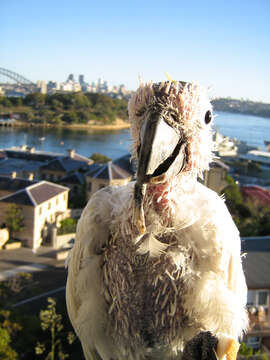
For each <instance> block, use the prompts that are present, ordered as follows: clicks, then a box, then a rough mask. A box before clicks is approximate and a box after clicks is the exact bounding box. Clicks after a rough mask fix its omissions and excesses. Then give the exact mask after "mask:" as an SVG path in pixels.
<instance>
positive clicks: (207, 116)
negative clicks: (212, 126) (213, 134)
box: [204, 110, 213, 125]
mask: <svg viewBox="0 0 270 360" xmlns="http://www.w3.org/2000/svg"><path fill="white" fill-rule="evenodd" d="M212 118H213V115H212V113H211V111H210V110H208V111H206V113H205V117H204V122H205V123H206V125H207V124H209V123H210V122H211V121H212Z"/></svg>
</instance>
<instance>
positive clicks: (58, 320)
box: [35, 298, 75, 360]
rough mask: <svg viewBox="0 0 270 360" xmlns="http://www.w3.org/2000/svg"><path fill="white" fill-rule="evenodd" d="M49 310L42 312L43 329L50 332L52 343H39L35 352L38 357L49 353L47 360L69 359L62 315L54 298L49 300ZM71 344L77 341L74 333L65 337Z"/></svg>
mask: <svg viewBox="0 0 270 360" xmlns="http://www.w3.org/2000/svg"><path fill="white" fill-rule="evenodd" d="M48 303H49V304H48V306H47V309H45V310H41V311H40V316H39V317H40V321H41V329H42V330H43V331H49V333H50V341H49V344H45V343H41V342H37V345H36V347H35V352H36V354H37V355H42V354H44V352H46V351H49V352H48V353H47V356H46V358H45V359H46V360H55V359H56V355H57V356H58V358H59V359H60V360H64V359H66V358H68V357H69V355H68V354H65V353H64V352H63V345H62V340H63V335H65V334H63V330H64V326H63V324H62V315H61V314H58V313H57V312H56V302H55V300H54V299H53V298H48ZM65 338H66V339H67V341H68V343H69V344H72V343H73V341H74V340H75V336H74V334H73V333H72V332H69V333H68V334H67V336H66V337H65Z"/></svg>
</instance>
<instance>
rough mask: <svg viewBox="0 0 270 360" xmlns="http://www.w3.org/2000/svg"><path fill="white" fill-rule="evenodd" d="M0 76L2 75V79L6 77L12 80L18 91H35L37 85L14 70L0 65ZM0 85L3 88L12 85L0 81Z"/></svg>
mask: <svg viewBox="0 0 270 360" xmlns="http://www.w3.org/2000/svg"><path fill="white" fill-rule="evenodd" d="M0 76H2V77H3V78H4V79H5V78H7V79H11V80H13V84H14V85H15V86H16V88H17V89H18V90H19V91H22V92H23V93H24V94H27V93H32V92H36V91H37V86H36V84H35V83H33V82H32V81H31V80H28V79H27V78H25V77H24V76H22V75H20V74H18V73H16V72H14V71H11V70H8V69H4V68H2V67H0ZM14 82H15V83H14ZM2 85H3V87H4V88H5V87H6V88H9V89H10V86H14V85H11V84H9V83H1V82H0V86H2Z"/></svg>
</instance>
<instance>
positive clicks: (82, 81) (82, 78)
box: [79, 75, 84, 85]
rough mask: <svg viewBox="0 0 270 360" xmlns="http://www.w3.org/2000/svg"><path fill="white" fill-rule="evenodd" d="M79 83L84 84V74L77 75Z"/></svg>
mask: <svg viewBox="0 0 270 360" xmlns="http://www.w3.org/2000/svg"><path fill="white" fill-rule="evenodd" d="M79 83H80V84H81V85H83V84H84V75H79Z"/></svg>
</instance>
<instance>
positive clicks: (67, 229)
mask: <svg viewBox="0 0 270 360" xmlns="http://www.w3.org/2000/svg"><path fill="white" fill-rule="evenodd" d="M76 226H77V220H76V219H73V218H68V219H64V220H62V221H61V226H60V228H59V229H58V231H57V233H58V234H59V235H63V234H70V233H74V232H76Z"/></svg>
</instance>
